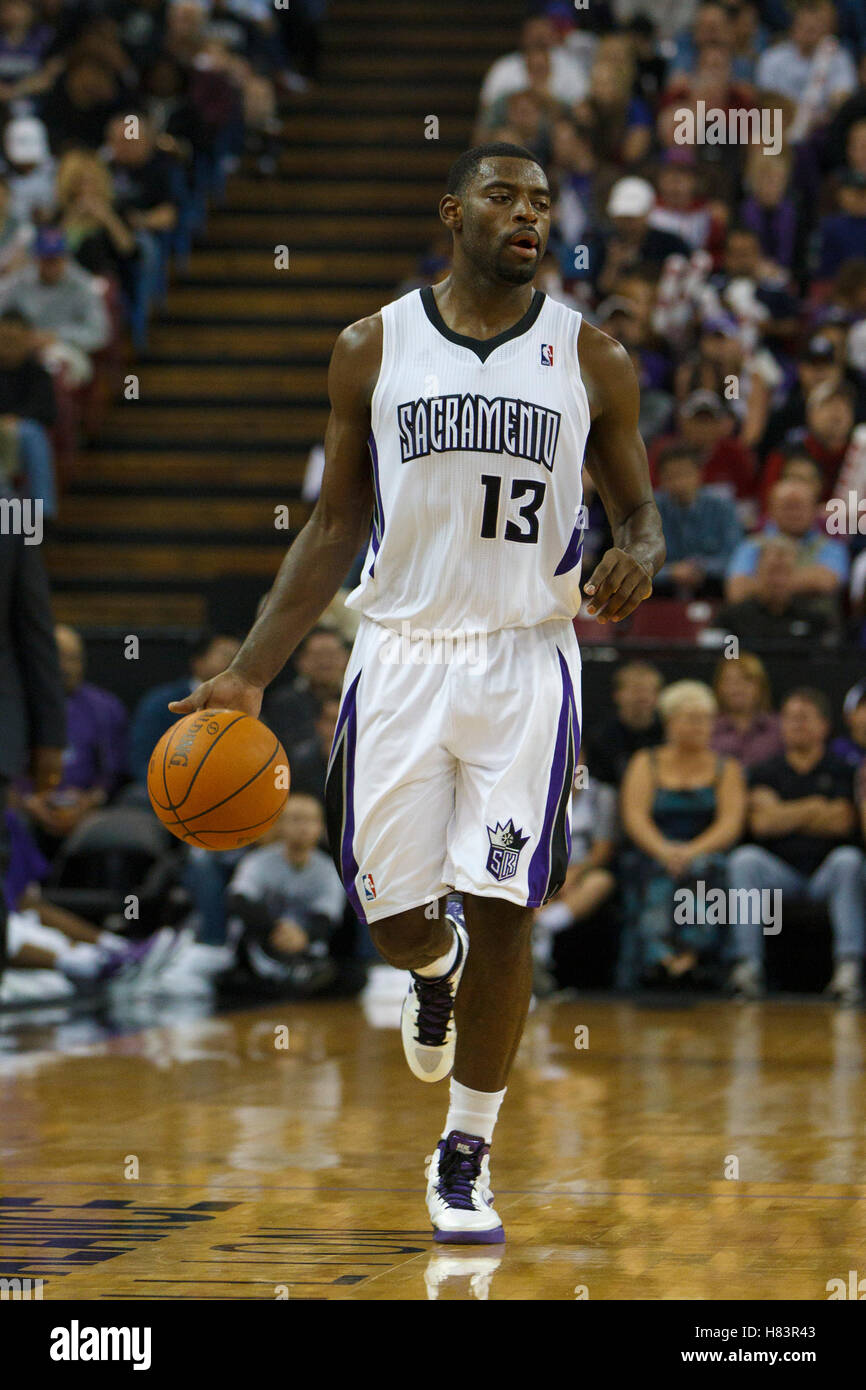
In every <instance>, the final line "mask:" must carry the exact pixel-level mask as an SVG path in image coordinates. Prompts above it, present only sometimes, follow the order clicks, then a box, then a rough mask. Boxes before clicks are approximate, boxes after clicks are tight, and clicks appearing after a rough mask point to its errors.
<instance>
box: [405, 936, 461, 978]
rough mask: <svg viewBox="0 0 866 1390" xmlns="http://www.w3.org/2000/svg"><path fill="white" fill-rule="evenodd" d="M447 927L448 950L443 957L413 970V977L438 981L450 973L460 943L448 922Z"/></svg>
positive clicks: (455, 960)
mask: <svg viewBox="0 0 866 1390" xmlns="http://www.w3.org/2000/svg"><path fill="white" fill-rule="evenodd" d="M448 925H449V927H451V946H450V949H449V950H447V951H446V952H445V954H444V956H440V957H439V959H438V960H431V962H430V964H429V965H421V966H419V967H418V968H417V969H416V970H413V972H412V974H413V975H420V976H421V979H422V980H440V979H441V978H442V976H443V975H449V974H450V973H451V971H452V970H453V968H454V966H455V965H456V963H457V949H458V947H459V945H460V941H459V938H458V936H457V933H456V931H455V930H454V928H453V927H452V926H451V923H450V922H449V923H448Z"/></svg>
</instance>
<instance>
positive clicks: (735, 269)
mask: <svg viewBox="0 0 866 1390" xmlns="http://www.w3.org/2000/svg"><path fill="white" fill-rule="evenodd" d="M710 284H711V286H712V288H713V289H714V290H715V292H716V294H717V295H718V300H719V303H718V306H713V308H714V311H716V310H717V311H718V312H722V313H725V312H727V313H730V314H733V316H734V318H735V319H736V321H737V323H738V325H739V326H740V328H741V330H742V329H743V328H744V327H748V328H750V329H751V330H752V333H753V335H756V334H757V333H760V334H761V335H762V336H763V337H764V338H770V339H782V340H783V341H784V340H785V339H789V338H791V337H792V336H793V335H794V334H795V333H796V332H797V330H798V328H799V314H800V304H799V300H798V299H797V296H796V295H794V294H792V293H791V292H790V289H789V288H788V285H789V276H788V272H787V271H786V270H784V269H781V268H780V267H779V266H775V265H773V264H772V262H768V261H767V260H766V259H765V257H764V255H763V252H762V250H761V240H760V237H759V235H758V233H757V231H755V230H753V229H752V228H751V227H746V226H742V225H740V226H733V227H731V228H729V230H728V232H727V235H726V237H725V249H724V256H723V259H722V268H721V270H720V271H719V272H718V273H717V274H715V275H713V277H712V278H711V281H710Z"/></svg>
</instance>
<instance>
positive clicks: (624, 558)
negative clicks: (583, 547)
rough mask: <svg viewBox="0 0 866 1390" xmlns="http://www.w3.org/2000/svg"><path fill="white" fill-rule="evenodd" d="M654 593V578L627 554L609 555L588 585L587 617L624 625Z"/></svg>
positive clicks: (615, 549)
mask: <svg viewBox="0 0 866 1390" xmlns="http://www.w3.org/2000/svg"><path fill="white" fill-rule="evenodd" d="M652 591H653V582H652V576H651V575H650V574H649V572H648V571H647V570H645V569H644V567H643V565H641V564H638V562H637V560H635V559H634V557H633V556H632V555H629V554H628V552H627V551H625V550H619V549H618V547H617V546H612V547H611V549H610V550H607V551H605V553H604V555H603V556H602V557H601V560H600V561H599V563H598V564H597V565H596V568H595V570H594V571H593V573H592V575H591V576H590V579H589V582H588V583H586V584H584V586H583V592H584V595H585V596H586V597H587V598H588V599H589V603H588V604H587V609H586V611H587V613H588V614H589V615H590V616H591V617H593V618H596V617H597V618H598V621H599V622H600V623H621V622H622V620H623V618H627V617H628V616H629V614H630V613H633V612H634V610H635V609H636V608H637V606H638V604H640V603H643V601H644V599H647V598H649V596H650V594H651V593H652Z"/></svg>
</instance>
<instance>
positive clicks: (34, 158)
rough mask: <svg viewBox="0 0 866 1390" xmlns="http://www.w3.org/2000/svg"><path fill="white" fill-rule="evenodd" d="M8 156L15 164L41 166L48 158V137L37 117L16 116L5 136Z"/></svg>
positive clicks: (8, 126) (4, 143)
mask: <svg viewBox="0 0 866 1390" xmlns="http://www.w3.org/2000/svg"><path fill="white" fill-rule="evenodd" d="M3 147H4V149H5V151H6V156H7V158H8V159H11V161H12V163H13V164H41V163H42V161H43V160H44V159H47V158H48V155H49V149H48V135H47V133H46V130H45V126H44V125H43V124H42V122H41V121H40V120H37V118H36V117H35V116H16V117H15V119H14V120H12V121H10V122H9V124H8V125H7V127H6V131H5V133H4V136H3Z"/></svg>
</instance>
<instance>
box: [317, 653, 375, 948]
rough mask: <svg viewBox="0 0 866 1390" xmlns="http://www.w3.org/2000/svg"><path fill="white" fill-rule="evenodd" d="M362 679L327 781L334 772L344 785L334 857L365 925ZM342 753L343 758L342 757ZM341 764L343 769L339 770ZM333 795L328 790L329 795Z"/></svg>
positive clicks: (353, 690)
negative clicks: (358, 784)
mask: <svg viewBox="0 0 866 1390" xmlns="http://www.w3.org/2000/svg"><path fill="white" fill-rule="evenodd" d="M360 679H361V672H360V671H359V672H358V674H357V676H356V677H355V679H354V680H353V681H352V684H351V685H350V686H349V689H348V690H347V691H346V697H345V699H344V701H343V707H342V709H341V710H340V715H339V718H338V720H337V727H336V729H335V730H334V744H333V747H332V749H331V756H330V759H329V761H328V777H329V778H330V777H331V772H332V769H333V771H334V772H335V773H338V775H340V778H341V783H342V785H341V786H340V787H337V788H334V790H335V791H336V793H337V795H338V796H339V798H340V802H341V806H340V813H341V814H340V825H339V829H338V831H337V834H339V841H340V843H339V849H337V847H336V846H335V845H334V844H333V833H332V832H331V831H330V827H329V833H330V834H331V838H332V844H331V853H332V855H333V858H334V861H335V863H336V865H337V868H338V870H339V872H340V878H341V879H342V882H343V888H344V889H345V892H346V896H347V898H348V899H349V902H350V903H351V904H352V908H353V910H354V912H355V913H356V915H357V916H358V917H359V918H360V920H361V921H362V922H366V920H367V918H366V914H365V912H364V909H363V907H362V906H361V899H360V898H359V896H358V890H357V888H356V887H355V879H356V878H357V875H358V864H357V861H356V859H355V856H354V853H353V848H352V847H353V841H354V838H355V746H356V743H357V737H358V711H357V704H356V701H357V692H358V682H359V680H360ZM341 753H342V757H340V754H341ZM338 764H341V766H339V767H338ZM330 791H331V788H330V787H326V794H327V793H328V792H330Z"/></svg>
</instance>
